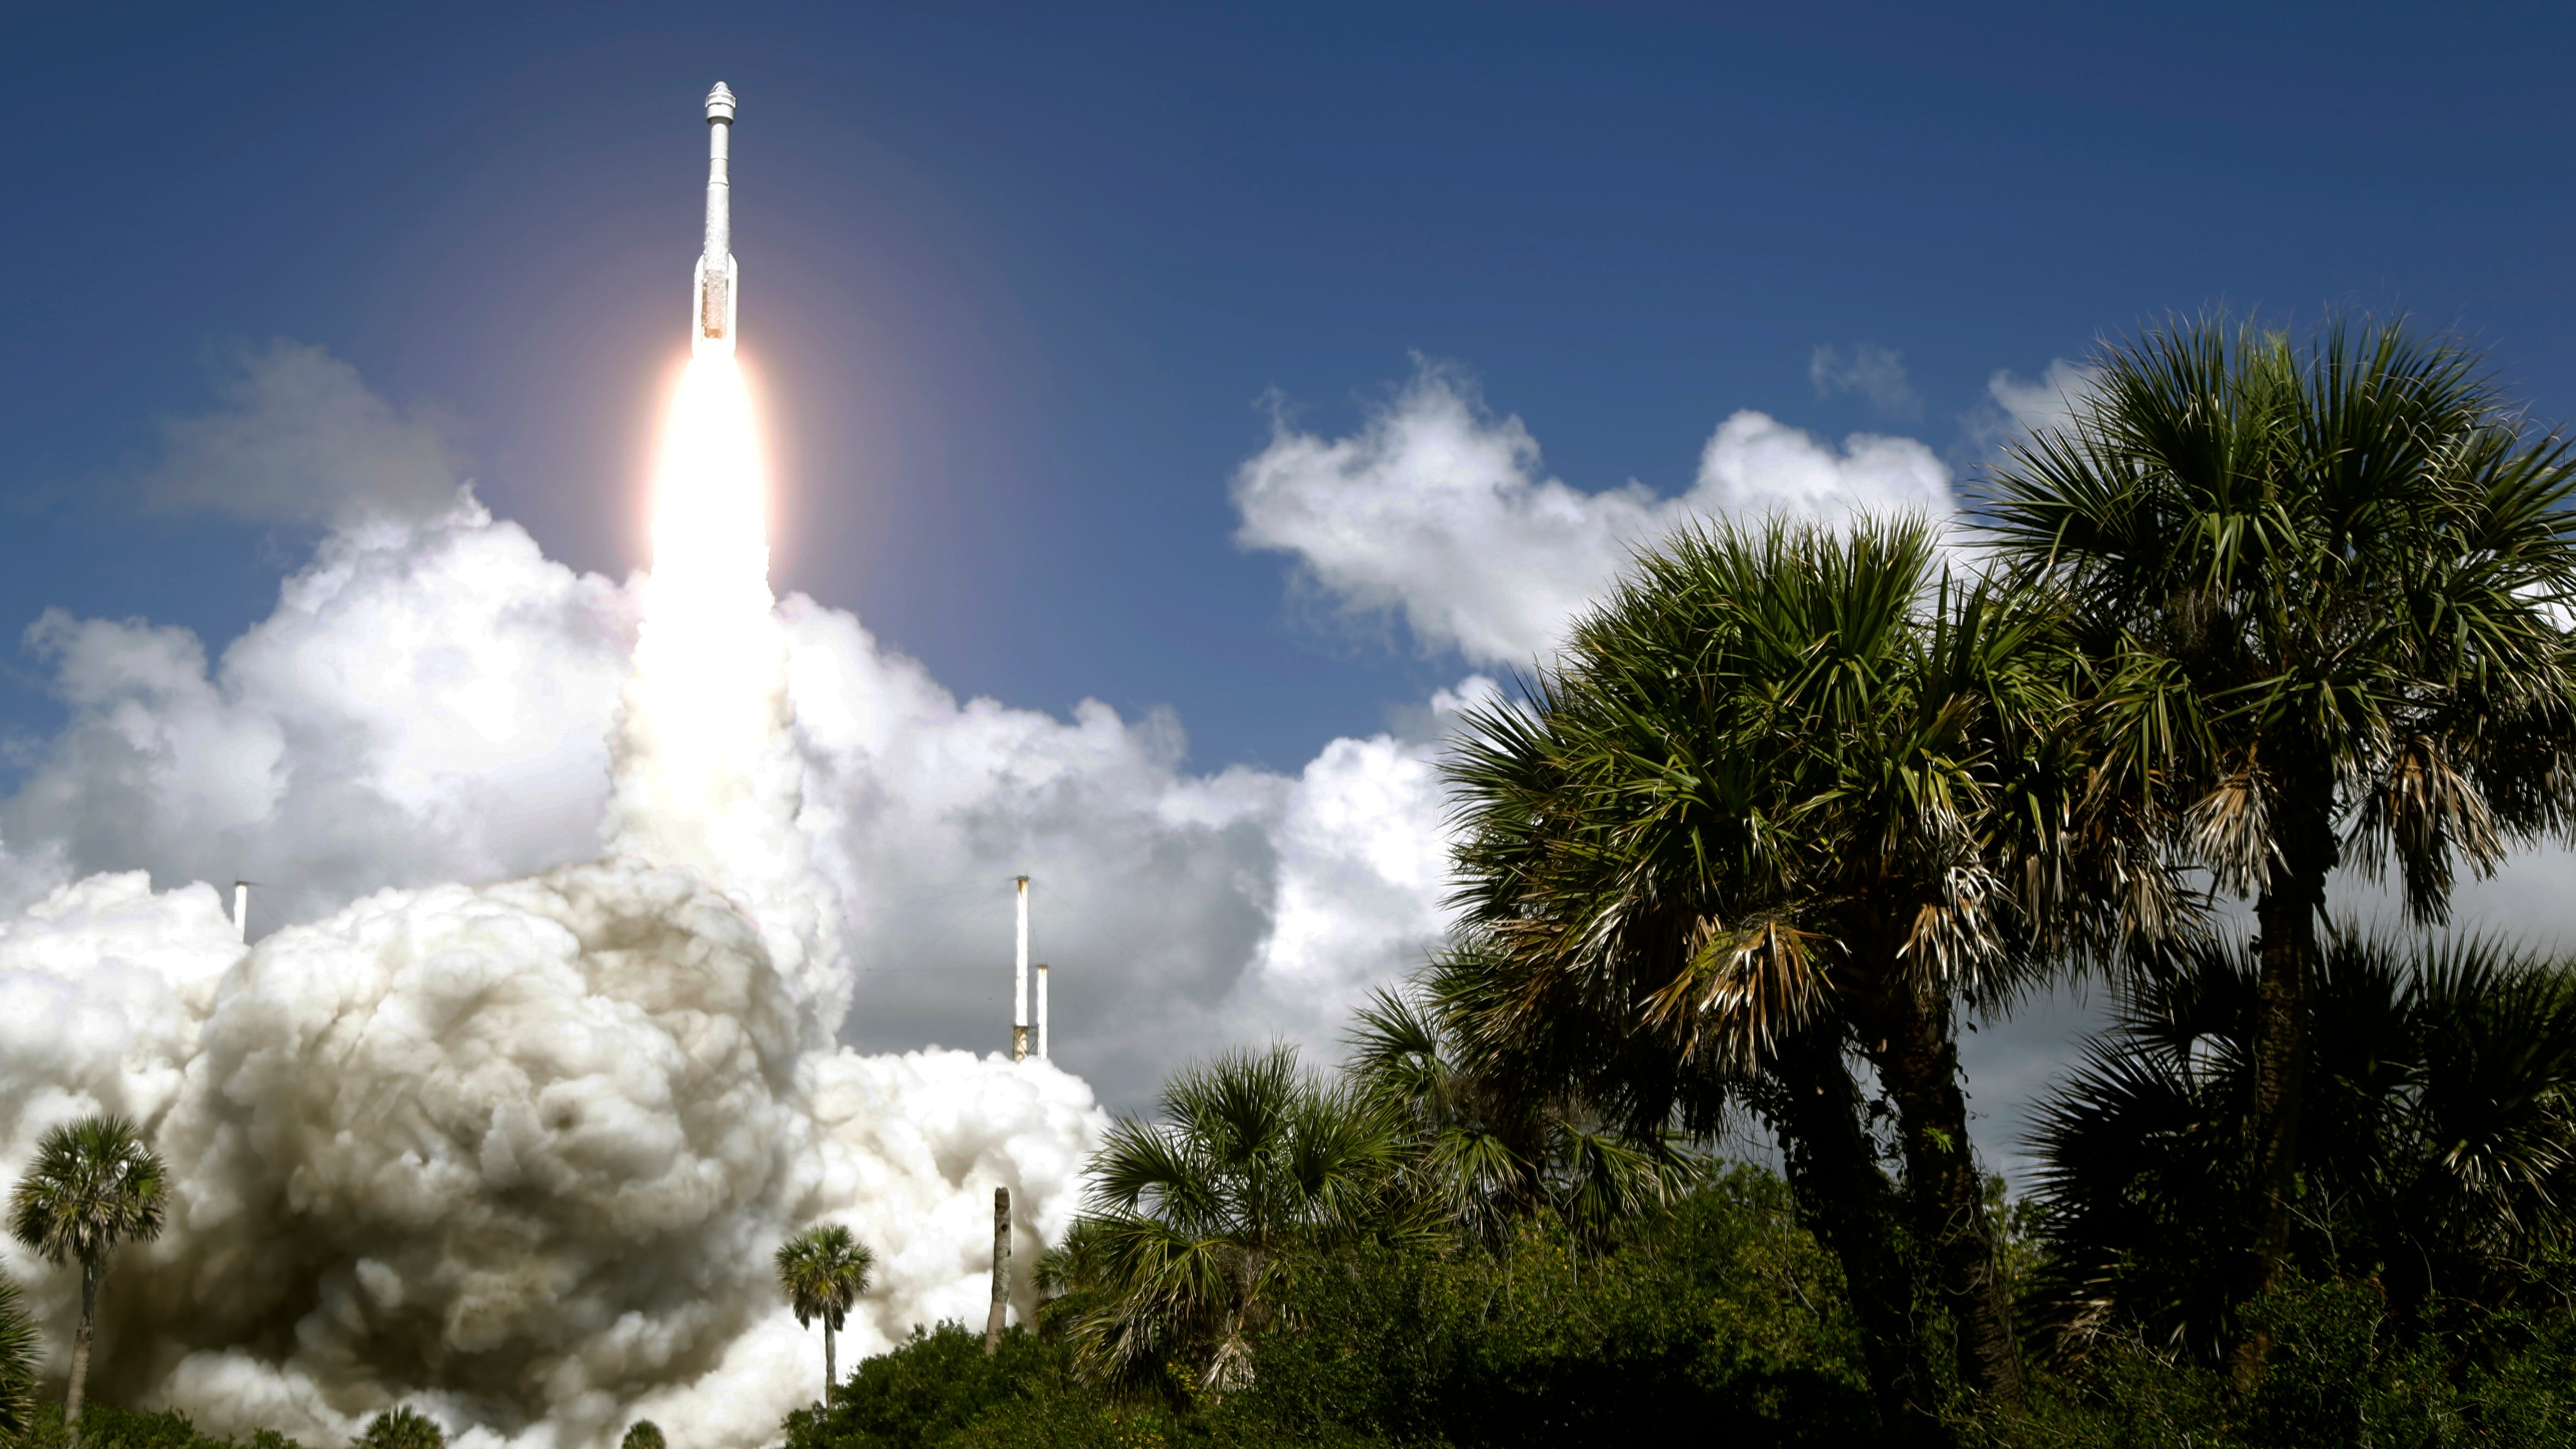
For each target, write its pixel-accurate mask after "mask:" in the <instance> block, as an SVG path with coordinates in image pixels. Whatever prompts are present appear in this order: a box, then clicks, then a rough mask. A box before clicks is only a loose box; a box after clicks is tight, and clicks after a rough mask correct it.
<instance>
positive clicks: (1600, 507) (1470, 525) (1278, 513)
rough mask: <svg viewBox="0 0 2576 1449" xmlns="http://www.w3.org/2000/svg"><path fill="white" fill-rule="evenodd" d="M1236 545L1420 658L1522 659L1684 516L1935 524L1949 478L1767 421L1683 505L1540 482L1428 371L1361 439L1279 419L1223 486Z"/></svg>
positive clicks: (1910, 454) (1475, 398)
mask: <svg viewBox="0 0 2576 1449" xmlns="http://www.w3.org/2000/svg"><path fill="white" fill-rule="evenodd" d="M1234 498H1235V504H1236V506H1237V507H1238V508H1239V509H1240V510H1241V512H1242V516H1243V522H1242V525H1241V527H1240V528H1239V529H1238V530H1237V531H1236V534H1235V538H1236V541H1237V542H1238V543H1239V544H1241V545H1242V546H1244V547H1246V548H1255V549H1272V550H1277V551H1279V552H1282V553H1286V554H1289V555H1291V556H1292V557H1294V558H1295V560H1296V562H1297V567H1298V569H1299V571H1300V576H1301V577H1302V579H1303V580H1304V581H1305V583H1306V584H1307V586H1309V587H1311V588H1314V589H1317V590H1319V591H1321V592H1322V593H1323V594H1324V595H1326V596H1327V597H1329V598H1331V599H1332V600H1333V601H1335V602H1336V603H1337V604H1338V605H1339V606H1340V607H1341V608H1342V609H1344V610H1347V611H1350V612H1352V613H1355V614H1360V615H1370V614H1377V615H1395V616H1400V617H1401V618H1402V619H1403V621H1404V623H1405V625H1406V627H1407V628H1408V629H1410V630H1411V631H1412V634H1413V636H1414V638H1415V639H1416V640H1417V641H1418V642H1419V643H1420V644H1421V645H1422V647H1424V648H1425V649H1429V650H1442V649H1455V650H1457V651H1458V652H1459V653H1460V654H1462V655H1464V656H1465V657H1466V658H1467V660H1468V661H1469V662H1471V663H1473V664H1478V665H1497V664H1499V665H1506V666H1509V665H1517V664H1526V663H1528V662H1529V661H1530V660H1532V659H1533V658H1535V657H1538V656H1540V655H1542V654H1544V653H1545V652H1546V651H1547V650H1549V649H1551V648H1553V647H1554V646H1555V643H1556V641H1557V638H1558V636H1559V634H1560V632H1561V631H1562V630H1563V628H1564V627H1565V624H1566V623H1567V621H1568V620H1570V619H1571V618H1572V617H1573V616H1574V615H1575V614H1576V613H1577V612H1578V611H1579V610H1581V609H1582V608H1583V607H1584V606H1585V604H1586V603H1587V602H1588V601H1589V600H1591V599H1592V598H1594V597H1596V596H1597V595H1598V593H1599V591H1600V590H1601V588H1602V586H1603V585H1605V584H1606V583H1608V582H1609V581H1610V580H1611V579H1612V578H1613V577H1615V576H1616V575H1617V573H1618V571H1619V569H1620V568H1621V567H1622V566H1624V565H1625V564H1626V563H1627V561H1628V559H1629V557H1630V551H1631V550H1632V549H1634V548H1636V547H1638V546H1639V545H1642V544H1647V543H1651V542H1652V541H1653V540H1654V539H1655V538H1657V537H1659V536H1661V535H1663V534H1665V533H1668V532H1670V531H1671V530H1673V529H1674V528H1676V527H1679V526H1680V525H1682V524H1684V523H1687V522H1689V521H1690V520H1692V519H1694V518H1702V517H1707V516H1711V515H1725V514H1743V513H1758V512H1763V511H1771V510H1777V511H1782V512H1788V513H1795V514H1800V515H1805V516H1810V517H1818V518H1826V519H1838V518H1842V517H1845V516H1848V515H1849V514H1851V513H1853V512H1855V511H1859V510H1870V511H1874V512H1890V511H1895V510H1900V509H1913V510H1917V511H1921V512H1926V513H1931V514H1934V515H1939V514H1943V513H1946V512H1948V511H1949V508H1950V504H1951V498H1950V470H1949V469H1948V467H1946V466H1945V465H1944V464H1943V463H1942V462H1941V460H1940V459H1939V458H1937V457H1935V456H1934V455H1933V453H1932V450H1931V449H1929V448H1927V447H1925V446H1924V445H1923V444H1921V443H1919V442H1917V441H1915V440H1913V439H1911V438H1897V437H1882V436H1878V435H1875V434H1868V433H1856V434H1853V435H1852V436H1851V437H1849V438H1847V439H1845V440H1844V441H1843V443H1842V445H1841V446H1840V447H1837V446H1835V445H1834V444H1832V443H1830V442H1827V441H1825V440H1823V439H1820V438H1817V437H1815V436H1814V435H1813V434H1810V433H1807V432H1804V431H1802V430H1800V429H1798V428H1793V427H1790V426H1788V425H1787V424H1784V423H1782V422H1780V421H1778V420H1777V419H1775V418H1772V417H1771V416H1769V415H1768V414H1765V413H1759V412H1753V411H1750V410H1747V411H1742V412H1738V413H1736V414H1734V415H1733V416H1731V417H1729V418H1727V419H1726V420H1725V421H1724V422H1722V423H1720V424H1719V425H1718V427H1717V431H1716V432H1715V433H1714V434H1712V435H1711V436H1710V438H1709V440H1708V444H1707V446H1706V447H1705V448H1704V449H1703V450H1702V451H1701V454H1700V462H1699V472H1698V476H1697V477H1696V478H1695V479H1694V480H1693V483H1692V486H1691V488H1690V489H1689V491H1687V492H1686V493H1683V494H1681V495H1680V496H1678V497H1665V496H1663V495H1660V494H1657V493H1656V492H1655V491H1654V490H1652V489H1650V488H1648V487H1646V486H1645V485H1644V484H1643V483H1639V482H1635V481H1631V482H1629V483H1628V484H1626V485H1625V486H1623V487H1619V488H1613V489H1608V490H1605V491H1602V492H1598V493H1586V492H1582V491H1580V490H1577V489H1575V488H1573V487H1572V486H1570V485H1568V484H1566V483H1564V482H1563V481H1561V480H1559V479H1557V478H1554V477H1551V476H1548V475H1547V474H1546V473H1544V472H1543V471H1542V468H1541V465H1540V461H1539V447H1538V441H1537V440H1536V439H1535V438H1533V437H1531V436H1530V432H1529V429H1528V428H1527V427H1526V426H1524V425H1523V424H1522V422H1521V420H1520V419H1519V418H1517V417H1510V416H1505V417H1500V418H1497V417H1495V416H1494V415H1493V413H1492V412H1491V411H1489V410H1488V409H1487V408H1486V407H1485V405H1484V402H1483V400H1482V398H1481V397H1480V396H1479V395H1478V393H1477V391H1476V389H1475V387H1474V385H1473V384H1472V383H1471V382H1470V381H1469V380H1468V379H1466V378H1465V377H1464V376H1462V375H1461V374H1460V373H1459V372H1458V371H1457V370H1456V369H1454V368H1449V367H1442V366H1437V365H1428V364H1426V365H1425V366H1423V367H1422V368H1420V369H1419V370H1418V371H1417V372H1416V373H1415V375H1414V377H1413V378H1412V380H1411V381H1410V382H1408V383H1407V384H1406V385H1405V386H1404V387H1403V388H1402V389H1400V390H1399V391H1398V392H1397V393H1396V394H1395V396H1394V397H1393V398H1392V399H1391V400H1390V401H1388V402H1386V403H1384V404H1382V405H1380V406H1377V407H1374V408H1372V409H1371V410H1370V411H1369V414H1368V416H1367V417H1366V418H1365V419H1364V420H1363V422H1362V424H1361V426H1360V428H1359V429H1358V431H1356V432H1354V433H1352V434H1350V435H1348V436H1346V437H1341V438H1324V437H1319V436H1317V435H1315V434H1312V433H1307V432H1301V431H1298V430H1297V429H1296V428H1294V427H1293V426H1291V425H1290V424H1289V422H1288V421H1287V420H1286V419H1285V418H1284V417H1283V418H1280V419H1278V420H1277V421H1275V422H1274V425H1273V429H1272V434H1271V438H1270V442H1269V445H1268V446H1267V447H1265V448H1263V449H1262V450H1261V452H1260V453H1259V454H1257V455H1255V456H1254V457H1253V458H1252V459H1251V460H1249V461H1248V462H1246V463H1245V464H1244V465H1243V467H1242V468H1241V469H1240V470H1239V471H1238V472H1237V473H1236V475H1235V481H1234Z"/></svg>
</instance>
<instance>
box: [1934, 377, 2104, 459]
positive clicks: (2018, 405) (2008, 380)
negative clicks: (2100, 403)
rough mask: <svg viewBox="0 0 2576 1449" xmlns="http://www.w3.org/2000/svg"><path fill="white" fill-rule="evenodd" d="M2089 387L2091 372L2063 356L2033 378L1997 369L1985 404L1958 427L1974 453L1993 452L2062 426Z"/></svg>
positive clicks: (2070, 416) (1974, 410)
mask: <svg viewBox="0 0 2576 1449" xmlns="http://www.w3.org/2000/svg"><path fill="white" fill-rule="evenodd" d="M2092 386H2093V373H2092V369H2090V368H2088V367H2086V366H2084V365H2083V364H2082V363H2078V362H2069V361H2068V360H2066V359H2065V358H2063V357H2060V358H2056V359H2053V360H2052V361H2050V363H2049V364H2048V367H2047V369H2046V370H2045V371H2043V372H2042V373H2041V374H2040V375H2039V376H2038V377H2037V378H2036V379H2029V380H2025V379H2023V378H2021V377H2020V376H2018V375H2016V374H2015V373H2014V372H2013V371H2012V369H2010V368H2002V369H1998V370H1997V371H1996V373H1995V375H1994V376H1992V377H1989V378H1987V379H1986V397H1987V401H1986V402H1985V403H1982V404H1980V405H1979V406H1978V407H1976V408H1975V409H1973V410H1972V411H1970V412H1968V413H1966V414H1964V415H1963V416H1961V417H1960V419H1959V426H1960V429H1961V431H1963V432H1964V433H1966V434H1967V437H1968V441H1969V443H1970V444H1971V446H1973V447H1974V448H1975V449H1976V450H1977V451H1978V452H1981V453H1992V452H1994V451H1995V450H1997V449H1999V448H2001V447H2002V446H2003V445H2004V444H2006V443H2010V442H2018V441H2020V440H2021V439H2023V438H2027V437H2029V436H2031V435H2032V434H2034V433H2044V432H2050V431H2053V430H2055V429H2058V428H2062V427H2065V426H2066V425H2067V423H2068V422H2069V421H2071V420H2072V419H2073V417H2074V415H2075V409H2076V407H2077V406H2078V405H2079V404H2080V403H2082V402H2083V400H2084V398H2085V395H2086V394H2087V393H2089V392H2090V391H2091V390H2092Z"/></svg>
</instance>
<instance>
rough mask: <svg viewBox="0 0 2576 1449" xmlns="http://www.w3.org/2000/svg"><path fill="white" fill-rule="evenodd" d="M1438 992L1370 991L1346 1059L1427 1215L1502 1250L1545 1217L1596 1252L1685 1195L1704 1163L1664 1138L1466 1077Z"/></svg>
mask: <svg viewBox="0 0 2576 1449" xmlns="http://www.w3.org/2000/svg"><path fill="white" fill-rule="evenodd" d="M1435 979H1436V978H1435ZM1436 990H1437V988H1436V986H1434V985H1433V984H1432V983H1431V982H1429V981H1426V982H1422V983H1417V984H1416V985H1414V986H1412V987H1409V988H1407V989H1404V990H1400V991H1397V990H1380V991H1379V992H1377V993H1376V994H1375V995H1374V996H1373V997H1372V998H1371V999H1370V1000H1369V1002H1368V1004H1367V1005H1365V1006H1363V1007H1361V1008H1360V1012H1359V1020H1358V1023H1357V1025H1356V1026H1355V1027H1354V1028H1353V1029H1352V1031H1351V1032H1350V1034H1349V1036H1348V1039H1347V1045H1348V1047H1349V1055H1348V1058H1347V1061H1346V1070H1347V1072H1348V1073H1349V1076H1350V1080H1351V1083H1352V1085H1353V1086H1354V1087H1355V1088H1356V1089H1357V1091H1358V1093H1359V1095H1360V1097H1361V1098H1362V1099H1363V1100H1364V1101H1366V1102H1368V1103H1370V1104H1371V1105H1372V1106H1374V1107H1376V1108H1377V1109H1378V1110H1381V1111H1384V1112H1388V1113H1390V1114H1392V1115H1393V1116H1394V1118H1395V1119H1396V1121H1397V1122H1398V1123H1399V1124H1400V1125H1401V1127H1402V1130H1403V1132H1404V1134H1405V1137H1406V1144H1405V1152H1404V1155H1403V1163H1404V1166H1403V1171H1402V1176H1401V1181H1402V1182H1403V1183H1404V1184H1405V1188H1406V1190H1407V1191H1409V1192H1410V1193H1411V1194H1413V1195H1414V1196H1415V1197H1417V1198H1418V1199H1420V1200H1421V1201H1422V1202H1423V1203H1424V1204H1425V1205H1426V1206H1427V1207H1428V1209H1429V1210H1430V1211H1431V1212H1432V1213H1433V1214H1435V1215H1436V1216H1437V1217H1439V1218H1444V1219H1446V1220H1448V1221H1451V1222H1453V1223H1455V1224H1456V1225H1457V1226H1458V1227H1459V1228H1460V1229H1461V1230H1463V1232H1464V1233H1465V1235H1466V1236H1468V1237H1470V1238H1472V1239H1475V1240H1478V1241H1481V1242H1482V1243H1484V1244H1485V1245H1486V1246H1487V1247H1488V1248H1491V1249H1496V1250H1500V1249H1504V1248H1506V1247H1508V1244H1509V1237H1508V1233H1509V1228H1510V1225H1511V1223H1512V1222H1513V1221H1515V1220H1516V1219H1520V1218H1525V1217H1527V1216H1529V1215H1530V1214H1532V1213H1533V1212H1536V1211H1538V1210H1540V1209H1545V1210H1547V1211H1549V1212H1551V1213H1553V1214H1554V1215H1555V1216H1556V1218H1557V1219H1558V1220H1559V1221H1561V1222H1563V1223H1564V1224H1565V1225H1566V1226H1567V1227H1568V1228H1569V1229H1571V1230H1572V1231H1573V1233H1574V1234H1575V1235H1576V1237H1577V1239H1578V1240H1579V1241H1581V1242H1583V1243H1585V1244H1586V1245H1589V1246H1595V1247H1597V1246H1599V1245H1601V1244H1602V1243H1604V1242H1605V1241H1606V1239H1607V1236H1608V1234H1609V1232H1610V1230H1611V1229H1612V1228H1613V1227H1614V1226H1616V1225H1617V1224H1618V1223H1620V1222H1622V1221H1624V1220H1627V1219H1630V1218H1634V1217H1638V1216H1641V1215H1643V1214H1645V1213H1648V1212H1652V1211H1655V1210H1657V1209H1660V1208H1662V1207H1664V1206H1665V1205H1667V1204H1669V1203H1670V1202H1672V1201H1673V1200H1674V1199H1675V1198H1676V1197H1679V1196H1680V1195H1682V1194H1683V1193H1685V1192H1687V1191H1689V1190H1690V1187H1691V1185H1692V1183H1693V1182H1694V1181H1696V1180H1697V1178H1698V1177H1699V1175H1700V1171H1701V1168H1702V1165H1703V1164H1702V1163H1701V1162H1700V1161H1699V1160H1698V1159H1695V1158H1691V1157H1687V1156H1684V1155H1683V1154H1681V1153H1680V1152H1679V1151H1677V1150H1676V1145H1675V1143H1674V1142H1673V1141H1672V1140H1671V1139H1670V1138H1669V1136H1656V1137H1650V1138H1646V1139H1644V1140H1642V1141H1641V1140H1639V1139H1636V1138H1634V1137H1631V1136H1630V1135H1629V1134H1628V1133H1626V1132H1624V1131H1621V1130H1619V1128H1618V1125H1617V1124H1614V1123H1611V1122H1609V1121H1607V1120H1606V1119H1605V1118H1604V1117H1603V1116H1602V1115H1601V1113H1600V1112H1599V1111H1597V1110H1596V1109H1594V1108H1593V1107H1591V1106H1590V1105H1589V1104H1588V1103H1585V1102H1583V1101H1582V1100H1580V1099H1578V1098H1573V1097H1566V1096H1559V1097H1555V1098H1539V1097H1534V1096H1532V1095H1531V1094H1529V1093H1527V1092H1522V1091H1516V1090H1501V1089H1498V1086H1497V1084H1495V1083H1494V1082H1491V1081H1489V1080H1487V1079H1484V1078H1481V1077H1479V1076H1477V1075H1475V1074H1473V1073H1471V1072H1468V1071H1466V1070H1465V1069H1464V1067H1463V1066H1462V1064H1461V1061H1460V1046H1459V1043H1458V1042H1457V1041H1456V1040H1455V1035H1454V1028H1453V1027H1452V1026H1451V1025H1450V1024H1449V1023H1448V1022H1447V1020H1446V1019H1445V1018H1444V1017H1443V1015H1442V1013H1441V1010H1440V1004H1439V998H1438V996H1437V994H1436Z"/></svg>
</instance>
